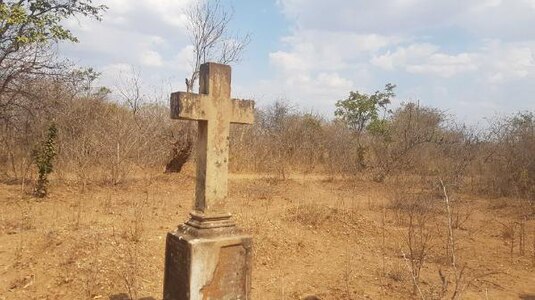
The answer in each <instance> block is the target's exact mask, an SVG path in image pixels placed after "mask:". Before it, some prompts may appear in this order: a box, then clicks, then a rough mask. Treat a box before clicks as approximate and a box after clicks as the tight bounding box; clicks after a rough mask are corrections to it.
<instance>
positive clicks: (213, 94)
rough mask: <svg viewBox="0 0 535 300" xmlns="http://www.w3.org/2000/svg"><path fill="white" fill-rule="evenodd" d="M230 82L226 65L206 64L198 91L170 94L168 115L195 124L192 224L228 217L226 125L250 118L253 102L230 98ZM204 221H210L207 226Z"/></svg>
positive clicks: (218, 220)
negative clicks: (194, 183)
mask: <svg viewBox="0 0 535 300" xmlns="http://www.w3.org/2000/svg"><path fill="white" fill-rule="evenodd" d="M230 82H231V69H230V66H227V65H222V64H216V63H206V64H203V65H201V68H200V78H199V94H192V93H185V92H177V93H173V94H172V95H171V118H172V119H183V120H194V121H198V123H199V131H198V140H197V185H196V191H195V205H194V207H193V211H192V213H191V216H192V219H191V220H190V221H189V222H190V223H191V224H190V225H193V226H195V225H196V227H199V226H201V223H205V226H222V225H224V224H223V223H224V220H225V219H228V218H229V217H230V214H228V213H226V212H225V211H224V205H225V199H226V197H227V190H228V189H227V184H228V160H229V129H230V124H231V123H237V124H252V123H253V121H254V101H251V100H237V99H231V98H230ZM204 221H211V222H212V223H211V225H207V224H208V223H206V222H204ZM214 222H215V223H217V224H215V223H214ZM222 222H223V223H222ZM193 223H195V224H193ZM226 224H227V225H230V223H228V222H227V223H226Z"/></svg>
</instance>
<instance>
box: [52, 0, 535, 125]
mask: <svg viewBox="0 0 535 300" xmlns="http://www.w3.org/2000/svg"><path fill="white" fill-rule="evenodd" d="M195 1H198V0H136V1H132V0H107V1H105V4H106V5H108V6H109V10H108V11H107V13H106V14H105V15H104V21H103V22H101V23H98V22H94V21H88V20H84V19H81V20H73V21H70V22H69V24H68V26H69V27H70V28H72V30H73V32H74V33H75V34H76V35H77V36H78V37H79V38H80V43H78V44H74V45H61V47H60V52H61V54H62V55H64V56H66V57H68V58H70V59H71V60H73V61H74V62H75V63H78V64H80V65H83V66H92V67H94V68H95V69H97V70H98V71H100V72H102V78H101V81H100V84H102V85H106V86H108V87H110V88H112V89H121V88H124V87H125V86H127V85H128V84H127V82H128V80H129V78H130V77H131V76H132V73H135V74H137V75H138V76H139V78H140V81H141V83H142V84H143V88H144V92H145V94H146V95H147V98H150V99H155V98H158V99H166V97H167V95H168V94H169V93H170V92H171V91H174V90H184V88H185V86H184V78H185V77H186V76H187V74H188V73H189V71H190V69H191V55H192V54H191V49H192V48H191V46H190V43H189V39H188V36H187V31H186V29H185V26H184V24H185V15H184V9H185V8H187V7H189V6H191V5H192V4H194V2H195ZM221 2H222V3H223V4H224V5H226V6H227V7H229V8H230V7H233V9H234V19H233V22H232V24H231V25H232V29H233V31H236V32H240V33H247V32H250V33H251V34H252V41H251V43H250V45H249V47H248V48H247V51H246V53H245V56H244V58H243V60H242V62H240V63H239V64H236V65H234V66H233V96H235V97H239V98H252V99H255V100H256V101H257V103H258V105H261V106H263V105H269V104H270V103H272V102H274V101H275V100H277V99H285V100H288V101H289V102H291V103H293V104H295V105H297V106H298V107H299V108H301V109H302V110H305V111H313V112H318V113H320V114H322V115H324V116H325V117H327V118H330V117H332V113H333V111H334V103H335V102H336V100H339V99H342V98H344V97H345V96H347V94H348V93H349V91H350V90H359V91H363V92H370V93H371V92H373V91H375V90H377V89H382V87H384V85H385V84H386V83H388V82H391V83H395V84H397V85H398V88H397V95H398V96H397V98H396V101H395V104H397V105H399V103H400V102H402V101H409V100H412V101H416V100H419V101H420V103H423V104H426V105H431V106H434V107H438V108H440V109H443V110H445V111H446V112H448V113H450V114H453V115H455V116H456V117H457V119H459V120H461V121H466V122H469V123H476V122H479V121H481V120H482V119H483V118H492V117H494V116H496V115H500V114H507V113H512V112H515V111H521V110H535V96H534V95H535V0H470V1H460V0H433V1H430V0H380V1H379V0H375V1H369V0H329V1H325V0H277V1H267V0H265V1H260V0H258V1H251V0H229V1H224V0H222V1H221Z"/></svg>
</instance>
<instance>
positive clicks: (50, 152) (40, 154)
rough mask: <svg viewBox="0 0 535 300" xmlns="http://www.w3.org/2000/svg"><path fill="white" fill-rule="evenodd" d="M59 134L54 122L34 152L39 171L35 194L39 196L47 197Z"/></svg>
mask: <svg viewBox="0 0 535 300" xmlns="http://www.w3.org/2000/svg"><path fill="white" fill-rule="evenodd" d="M57 136H58V129H57V128H56V124H54V123H52V124H51V125H50V126H49V127H48V132H47V136H46V138H45V140H44V141H43V142H41V144H40V145H39V146H38V148H37V149H35V150H34V152H33V160H34V162H35V165H36V166H37V172H38V173H39V177H38V178H37V185H36V187H35V191H34V194H35V196H37V197H39V198H43V197H45V196H46V195H47V193H48V174H50V173H52V171H53V169H54V168H53V165H52V161H53V160H54V157H55V156H56V138H57Z"/></svg>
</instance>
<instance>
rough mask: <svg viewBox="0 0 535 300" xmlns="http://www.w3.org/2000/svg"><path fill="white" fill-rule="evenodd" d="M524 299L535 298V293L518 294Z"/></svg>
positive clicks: (534, 299)
mask: <svg viewBox="0 0 535 300" xmlns="http://www.w3.org/2000/svg"><path fill="white" fill-rule="evenodd" d="M518 296H519V297H520V299H522V300H535V294H522V295H518Z"/></svg>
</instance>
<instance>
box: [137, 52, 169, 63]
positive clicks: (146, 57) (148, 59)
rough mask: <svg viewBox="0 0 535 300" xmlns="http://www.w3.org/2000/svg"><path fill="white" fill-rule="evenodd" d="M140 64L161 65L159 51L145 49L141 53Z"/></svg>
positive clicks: (161, 60)
mask: <svg viewBox="0 0 535 300" xmlns="http://www.w3.org/2000/svg"><path fill="white" fill-rule="evenodd" d="M140 60H141V64H142V65H145V66H148V67H161V66H163V59H162V56H161V55H160V53H158V52H156V51H154V50H147V51H145V52H143V53H142V54H141V59H140Z"/></svg>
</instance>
